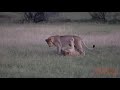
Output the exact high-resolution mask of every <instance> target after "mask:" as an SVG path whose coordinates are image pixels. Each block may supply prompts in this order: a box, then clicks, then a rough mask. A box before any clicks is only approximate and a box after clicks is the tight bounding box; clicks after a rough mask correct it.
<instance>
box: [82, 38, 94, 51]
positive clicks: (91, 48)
mask: <svg viewBox="0 0 120 90" xmlns="http://www.w3.org/2000/svg"><path fill="white" fill-rule="evenodd" d="M81 41H82V43H83V45H84V46H85V47H86V48H87V49H89V50H93V49H94V48H95V45H93V48H89V47H88V46H87V45H86V44H85V42H84V41H83V40H81Z"/></svg>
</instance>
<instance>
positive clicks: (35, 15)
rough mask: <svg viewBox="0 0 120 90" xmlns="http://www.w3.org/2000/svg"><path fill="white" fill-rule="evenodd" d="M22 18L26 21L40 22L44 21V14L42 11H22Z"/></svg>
mask: <svg viewBox="0 0 120 90" xmlns="http://www.w3.org/2000/svg"><path fill="white" fill-rule="evenodd" d="M24 19H25V21H27V22H34V23H37V22H41V21H46V19H47V18H46V16H45V13H44V12H25V13H24Z"/></svg>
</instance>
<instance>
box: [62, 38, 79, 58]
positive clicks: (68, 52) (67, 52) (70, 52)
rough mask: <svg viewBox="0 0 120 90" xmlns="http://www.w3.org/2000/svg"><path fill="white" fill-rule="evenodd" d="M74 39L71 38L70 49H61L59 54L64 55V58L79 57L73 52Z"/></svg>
mask: <svg viewBox="0 0 120 90" xmlns="http://www.w3.org/2000/svg"><path fill="white" fill-rule="evenodd" d="M74 45H75V44H74V38H72V39H71V40H70V46H71V47H70V48H67V49H64V50H63V49H62V50H61V52H62V54H63V55H64V56H79V55H80V53H79V52H78V51H77V50H75V47H74Z"/></svg>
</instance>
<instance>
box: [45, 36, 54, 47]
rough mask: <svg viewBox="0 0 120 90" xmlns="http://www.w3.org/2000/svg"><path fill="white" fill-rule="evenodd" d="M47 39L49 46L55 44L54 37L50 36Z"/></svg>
mask: <svg viewBox="0 0 120 90" xmlns="http://www.w3.org/2000/svg"><path fill="white" fill-rule="evenodd" d="M45 41H46V42H47V44H48V46H49V47H52V46H53V45H54V44H53V43H54V42H53V41H54V39H53V37H49V38H48V39H45Z"/></svg>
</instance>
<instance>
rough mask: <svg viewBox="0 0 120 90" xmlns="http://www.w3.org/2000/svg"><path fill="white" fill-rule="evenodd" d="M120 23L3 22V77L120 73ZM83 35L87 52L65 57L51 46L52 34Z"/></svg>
mask: <svg viewBox="0 0 120 90" xmlns="http://www.w3.org/2000/svg"><path fill="white" fill-rule="evenodd" d="M119 29H120V25H107V24H79V23H62V24H59V23H57V24H36V25H33V24H24V25H22V24H21V25H19V24H16V25H14V24H13V25H9V24H8V25H0V77H1V78H96V77H97V78H116V77H120V30H119ZM66 34H71V35H79V36H81V37H82V38H83V40H84V41H85V42H86V44H87V45H88V46H89V47H92V45H93V44H95V45H96V48H95V49H94V50H87V49H86V56H84V57H83V56H79V57H64V56H60V55H57V54H56V48H54V47H52V48H49V47H48V45H47V44H46V42H45V39H46V38H48V37H49V36H51V35H66Z"/></svg>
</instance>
